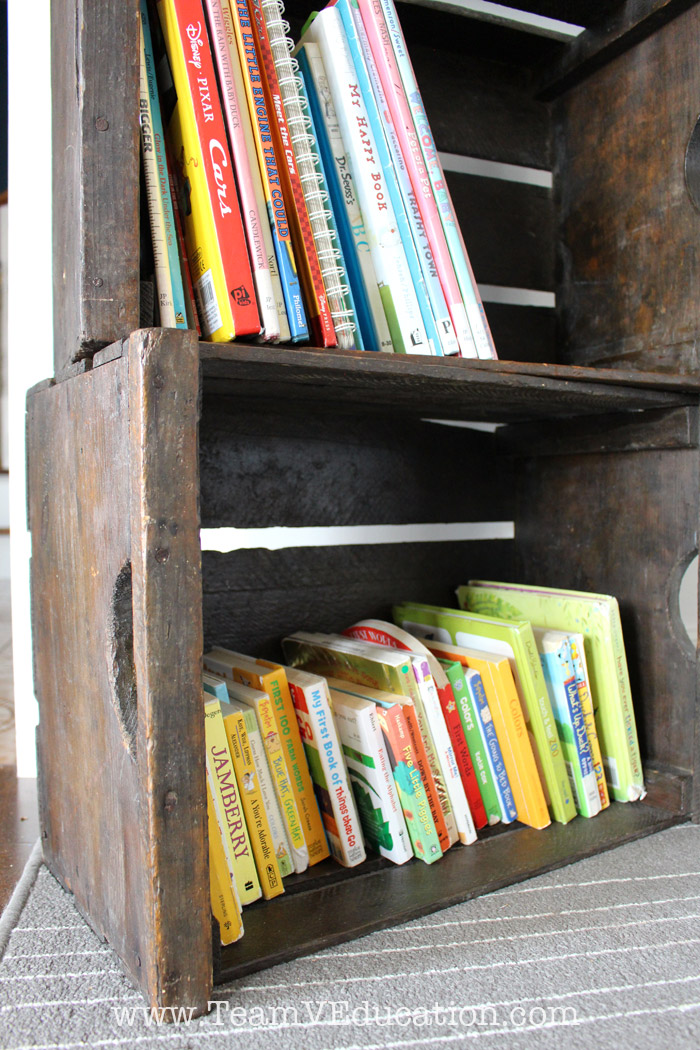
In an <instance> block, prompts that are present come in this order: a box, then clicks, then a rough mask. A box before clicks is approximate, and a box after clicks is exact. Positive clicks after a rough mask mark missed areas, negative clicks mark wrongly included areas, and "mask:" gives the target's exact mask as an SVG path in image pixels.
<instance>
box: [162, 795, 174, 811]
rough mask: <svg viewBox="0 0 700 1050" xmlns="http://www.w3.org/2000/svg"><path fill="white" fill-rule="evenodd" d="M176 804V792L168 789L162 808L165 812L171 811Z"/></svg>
mask: <svg viewBox="0 0 700 1050" xmlns="http://www.w3.org/2000/svg"><path fill="white" fill-rule="evenodd" d="M176 805H177V793H176V792H175V791H168V792H167V793H166V796H165V800H164V802H163V809H164V810H165V812H166V813H172V811H173V810H174V809H175V806H176Z"/></svg>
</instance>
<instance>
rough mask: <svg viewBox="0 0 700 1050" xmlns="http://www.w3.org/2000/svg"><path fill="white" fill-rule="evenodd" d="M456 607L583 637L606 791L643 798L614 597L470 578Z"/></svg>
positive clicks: (619, 797)
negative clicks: (605, 776) (522, 620)
mask: <svg viewBox="0 0 700 1050" xmlns="http://www.w3.org/2000/svg"><path fill="white" fill-rule="evenodd" d="M457 597H458V600H459V603H460V605H467V604H468V605H469V606H470V607H473V608H477V607H478V608H479V609H481V610H487V609H488V611H489V615H499V616H502V617H503V618H504V619H512V618H517V619H522V618H526V619H528V620H529V621H530V622H531V623H534V624H536V625H537V626H538V627H553V628H555V629H557V630H563V631H572V632H577V633H579V634H582V635H583V639H584V648H585V655H586V666H587V668H588V674H589V677H590V687H591V695H592V698H593V707H594V711H595V721H596V727H597V730H598V737H599V740H600V749H601V752H602V756H603V763H604V765H605V770H606V773H607V780H608V787H609V789H610V793H611V795H612V797H613V798H614V799H616V800H617V801H618V802H634V801H635V800H636V799H640V798H643V796H644V794H645V791H644V777H643V772H642V761H641V755H640V752H639V741H638V738H637V727H636V722H635V717H634V708H633V705H632V693H631V689H630V681H629V672H628V670H627V657H626V654H625V645H624V639H623V635H622V624H621V622H620V610H619V606H618V603H617V600H616V598H614V597H613V596H611V595H608V594H597V593H594V592H587V591H574V590H563V589H560V588H555V587H537V586H526V585H523V584H514V583H501V582H495V581H491V580H488V581H486V580H472V581H470V583H469V584H468V585H465V586H462V587H460V588H459V589H458V591H457Z"/></svg>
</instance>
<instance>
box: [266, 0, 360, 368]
mask: <svg viewBox="0 0 700 1050" xmlns="http://www.w3.org/2000/svg"><path fill="white" fill-rule="evenodd" d="M261 10H262V14H263V18H264V20H265V27H266V29H267V35H268V38H269V41H270V49H271V51H272V57H273V59H274V63H275V69H276V72H277V83H278V85H279V89H280V94H281V97H282V103H283V106H284V112H285V116H286V120H287V126H288V128H289V133H290V138H291V145H292V150H293V151H294V157H295V160H296V165H297V171H298V173H299V179H300V182H301V188H302V193H303V196H304V200H305V202H306V210H307V214H308V217H309V224H310V226H311V233H312V236H313V239H314V243H315V246H316V253H317V255H318V261H319V265H320V269H321V277H322V278H323V286H324V289H325V293H326V297H327V301H328V307H329V309H330V313H331V317H332V319H333V326H334V328H335V334H336V339H337V342H338V346H339V347H340V348H341V349H344V350H352V349H359V347H358V334H359V333H358V329H357V321H356V318H355V313H354V310H353V308H352V305H351V302H350V301H349V288H348V285H347V280H346V274H345V267H344V264H343V261H342V253H341V251H340V245H339V242H338V241H337V238H336V235H335V230H334V229H333V227H332V225H331V221H330V218H331V212H330V210H329V208H328V194H327V191H326V189H325V180H324V178H323V174H322V171H321V168H320V160H319V157H318V151H317V148H316V143H315V140H314V136H313V135H312V134H311V127H312V119H311V115H310V113H309V107H308V103H307V100H306V98H305V96H304V94H303V85H302V80H301V76H300V74H299V66H298V63H297V61H296V59H295V58H292V55H291V51H292V49H293V46H294V45H293V43H292V41H291V40H290V39H289V37H288V35H287V34H288V32H289V23H288V22H287V21H286V20H285V19H284V18H283V17H282V13H283V6H282V2H281V0H262V2H261Z"/></svg>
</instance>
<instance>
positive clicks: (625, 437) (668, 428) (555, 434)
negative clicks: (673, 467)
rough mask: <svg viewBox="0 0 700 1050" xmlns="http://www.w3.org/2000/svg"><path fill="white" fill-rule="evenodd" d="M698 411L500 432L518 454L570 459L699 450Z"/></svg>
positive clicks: (524, 426)
mask: <svg viewBox="0 0 700 1050" xmlns="http://www.w3.org/2000/svg"><path fill="white" fill-rule="evenodd" d="M699 437H700V435H699V433H698V410H697V408H676V409H672V410H671V411H669V412H664V411H656V412H645V413H644V418H643V421H642V420H640V419H639V417H638V415H637V414H636V413H631V412H630V413H627V414H626V415H617V416H611V417H609V418H604V419H596V420H590V419H577V420H571V421H569V422H568V423H567V424H566V427H562V425H561V424H556V423H554V424H546V423H545V424H542V423H539V424H536V425H533V424H529V423H523V424H515V425H514V426H510V427H502V428H501V429H500V430H499V432H498V442H499V445H500V446H501V447H502V448H503V449H504V450H509V451H511V452H513V453H515V454H516V455H517V454H518V453H521V452H522V450H523V448H527V450H528V454H530V455H547V456H567V455H568V456H570V455H576V454H577V453H581V452H641V451H644V450H647V451H648V450H649V449H663V448H676V449H677V448H692V449H697V447H698V440H699Z"/></svg>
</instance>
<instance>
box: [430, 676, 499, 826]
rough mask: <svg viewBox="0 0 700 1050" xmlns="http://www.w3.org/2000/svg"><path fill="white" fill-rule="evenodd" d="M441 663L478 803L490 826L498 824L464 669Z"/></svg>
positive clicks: (485, 754) (491, 779)
mask: <svg viewBox="0 0 700 1050" xmlns="http://www.w3.org/2000/svg"><path fill="white" fill-rule="evenodd" d="M442 663H443V666H444V668H445V671H446V673H447V677H448V679H449V682H450V685H451V686H452V693H453V696H454V699H455V704H456V709H457V714H458V717H459V720H460V723H461V725H462V729H463V730H464V739H465V740H466V743H467V747H468V748H469V754H470V756H471V760H472V763H473V767H474V773H475V776H476V781H477V785H478V788H479V793H480V795H481V801H482V804H483V807H484V812H485V814H486V821H487V823H488V824H489V825H491V824H498V822H499V821H500V819H501V806H500V803H499V800H498V794H497V791H496V787H495V784H494V775H493V772H492V769H491V764H490V763H489V760H488V749H487V747H486V744H485V742H484V741H483V740H482V738H481V734H480V733H479V729H478V726H477V722H476V719H475V717H474V714H473V712H472V709H471V706H470V697H469V691H468V689H467V684H466V680H465V677H464V674H465V672H464V668H463V667H462V665H461V664H460V663H459V661H457V660H443V661H442Z"/></svg>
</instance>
